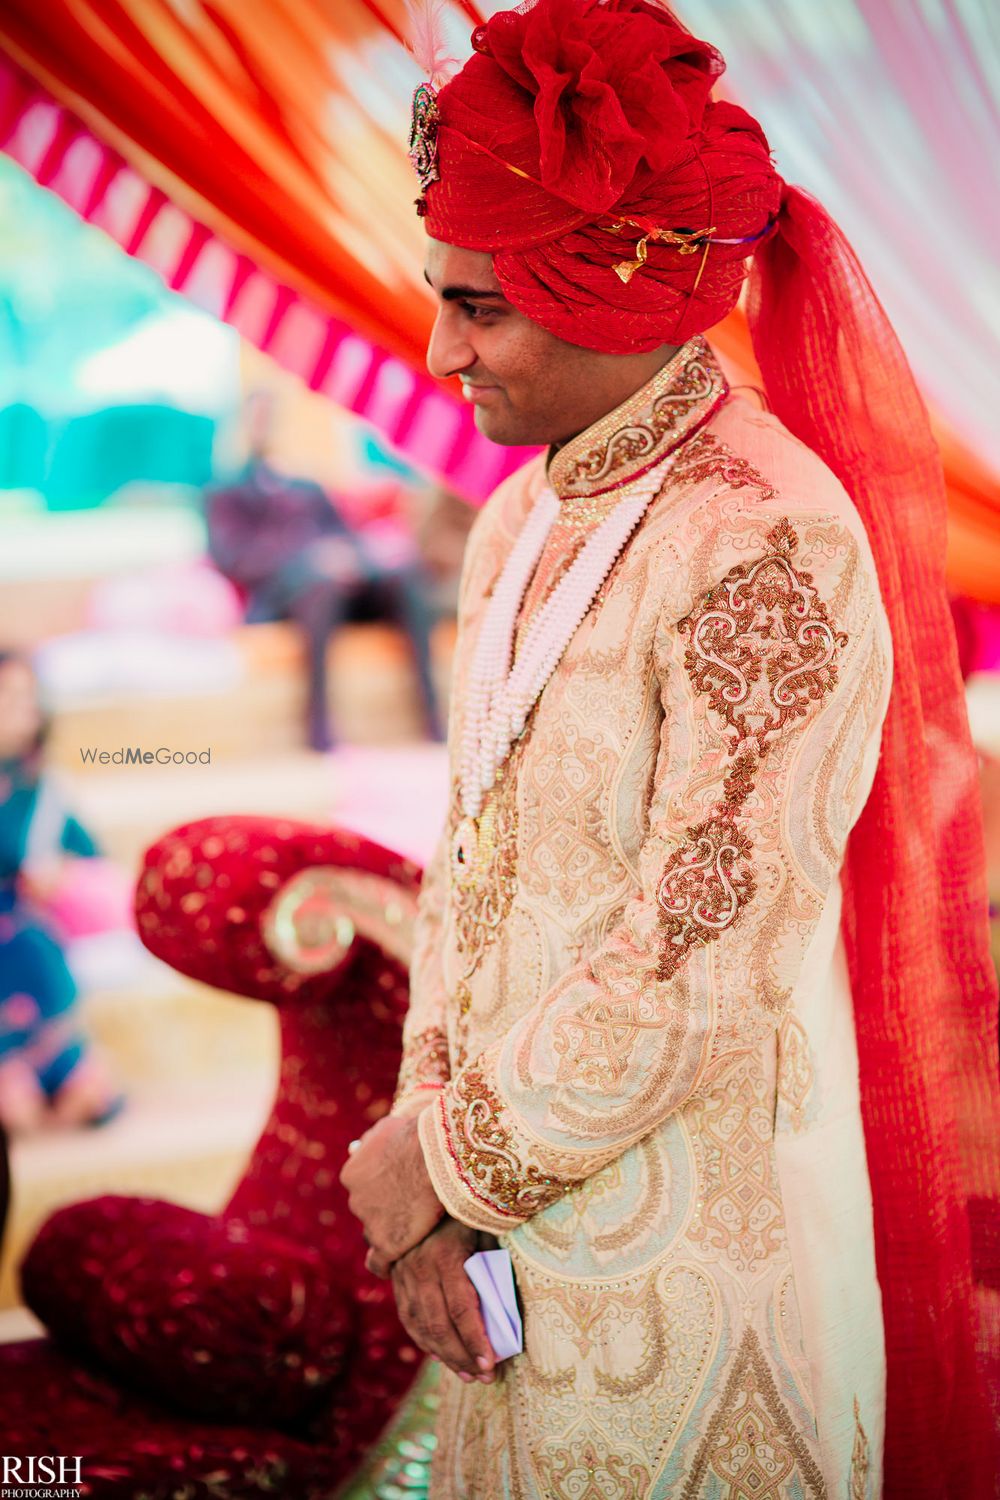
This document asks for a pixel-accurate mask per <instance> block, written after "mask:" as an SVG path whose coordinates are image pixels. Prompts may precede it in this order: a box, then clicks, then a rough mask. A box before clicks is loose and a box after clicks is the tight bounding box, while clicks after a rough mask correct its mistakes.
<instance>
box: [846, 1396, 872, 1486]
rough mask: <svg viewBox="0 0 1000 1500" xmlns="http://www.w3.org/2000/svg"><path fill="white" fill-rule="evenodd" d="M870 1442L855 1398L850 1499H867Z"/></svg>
mask: <svg viewBox="0 0 1000 1500" xmlns="http://www.w3.org/2000/svg"><path fill="white" fill-rule="evenodd" d="M869 1449H870V1444H869V1442H868V1437H867V1435H866V1433H865V1429H864V1428H863V1427H862V1425H861V1407H860V1406H859V1405H858V1398H857V1396H855V1398H854V1447H853V1448H852V1450H851V1488H850V1494H849V1497H848V1500H865V1497H866V1496H867V1494H868V1470H869V1469H870V1468H871V1457H870V1452H869Z"/></svg>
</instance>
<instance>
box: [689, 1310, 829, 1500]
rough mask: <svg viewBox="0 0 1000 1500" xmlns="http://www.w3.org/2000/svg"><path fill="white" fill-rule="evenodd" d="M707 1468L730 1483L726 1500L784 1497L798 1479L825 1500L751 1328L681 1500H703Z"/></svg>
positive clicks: (806, 1489) (809, 1492)
mask: <svg viewBox="0 0 1000 1500" xmlns="http://www.w3.org/2000/svg"><path fill="white" fill-rule="evenodd" d="M709 1472H711V1473H712V1474H714V1475H715V1476H716V1478H717V1479H718V1480H719V1481H720V1482H721V1483H722V1484H723V1485H725V1486H726V1489H725V1492H724V1493H725V1495H726V1497H727V1500H785V1497H786V1496H787V1494H788V1493H789V1489H790V1485H791V1483H792V1482H793V1481H795V1480H797V1481H798V1484H799V1487H800V1489H801V1491H802V1493H803V1495H804V1496H812V1497H813V1500H826V1493H827V1491H826V1485H825V1483H824V1481H823V1475H822V1474H821V1473H820V1470H819V1467H818V1466H817V1464H816V1461H815V1459H814V1458H813V1456H812V1454H811V1453H810V1451H809V1449H808V1447H807V1445H806V1444H805V1442H804V1441H803V1439H802V1437H801V1434H800V1433H799V1431H798V1428H797V1427H796V1425H795V1422H794V1421H793V1419H792V1416H791V1414H790V1412H789V1411H788V1408H787V1407H786V1406H785V1404H784V1402H783V1401H782V1400H781V1397H780V1396H779V1394H778V1388H777V1386H776V1385H775V1383H774V1376H773V1375H772V1373H771V1368H770V1366H769V1364H768V1362H767V1359H766V1358H765V1355H764V1351H763V1349H762V1348H761V1344H760V1339H759V1338H758V1337H757V1334H756V1333H755V1332H754V1330H753V1329H752V1328H748V1329H747V1330H746V1332H745V1333H744V1335H743V1340H742V1343H741V1345H740V1350H739V1353H738V1354H737V1356H736V1359H735V1362H734V1364H733V1367H732V1370H731V1372H730V1375H729V1379H728V1380H727V1382H726V1388H725V1390H724V1391H723V1393H722V1397H721V1399H720V1401H719V1405H718V1407H717V1409H716V1411H715V1414H714V1416H713V1417H712V1418H711V1420H710V1422H709V1424H708V1428H707V1430H706V1432H705V1436H704V1438H703V1440H702V1443H701V1447H700V1448H699V1450H698V1455H697V1457H696V1459H695V1461H694V1464H693V1466H692V1468H691V1473H690V1477H689V1478H688V1481H687V1483H686V1485H685V1486H684V1490H683V1492H682V1500H699V1497H700V1496H701V1495H702V1494H703V1489H702V1484H703V1481H704V1480H705V1478H706V1477H707V1475H708V1473H709Z"/></svg>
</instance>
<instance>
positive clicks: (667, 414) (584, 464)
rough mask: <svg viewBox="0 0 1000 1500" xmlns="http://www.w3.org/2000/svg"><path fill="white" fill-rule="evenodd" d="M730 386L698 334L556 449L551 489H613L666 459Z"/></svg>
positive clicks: (562, 492) (578, 492)
mask: <svg viewBox="0 0 1000 1500" xmlns="http://www.w3.org/2000/svg"><path fill="white" fill-rule="evenodd" d="M728 389H729V387H728V385H727V382H726V378H725V376H724V375H723V373H722V371H721V370H720V368H719V366H718V364H717V363H716V360H715V357H714V355H713V354H712V351H711V350H710V348H709V346H708V344H706V342H705V340H704V339H703V338H702V337H701V335H700V334H699V335H698V336H697V337H695V338H693V339H691V340H690V341H689V342H688V343H687V344H685V345H684V346H683V347H682V348H681V349H679V350H678V352H677V353H676V354H675V355H674V357H673V358H672V359H671V360H670V361H669V362H668V363H667V364H665V365H664V366H663V367H662V369H660V370H658V371H657V372H656V374H655V375H654V376H653V378H652V380H651V381H649V382H648V384H646V385H644V386H643V387H642V388H641V389H640V390H639V391H637V392H636V393H635V395H634V396H630V397H629V399H628V400H627V401H625V402H623V403H622V405H621V406H618V407H616V408H615V410H614V411H612V412H609V413H608V415H607V416H606V417H602V419H601V420H600V421H599V422H595V423H594V425H593V426H592V427H588V428H587V431H586V432H585V433H583V434H581V435H580V436H579V437H577V438H573V439H572V441H570V442H568V443H566V444H565V446H564V447H562V448H560V449H559V451H558V452H557V453H556V454H555V456H554V458H553V459H552V462H551V464H550V466H549V480H550V483H551V484H552V487H553V488H554V489H555V491H556V493H557V494H558V495H560V496H564V495H565V496H567V497H570V496H578V495H593V494H595V493H601V492H602V491H604V490H605V489H608V488H616V487H617V486H618V485H620V484H621V483H623V481H624V480H625V479H626V478H627V477H628V476H629V475H630V474H631V475H634V474H635V472H636V470H637V469H638V468H639V467H640V466H643V467H645V468H648V467H649V466H650V465H651V464H654V463H656V462H658V461H659V459H660V458H662V457H665V456H666V454H667V453H668V452H670V451H671V449H672V448H675V447H676V446H677V444H678V442H679V441H681V440H682V439H683V438H684V437H685V436H686V435H687V433H688V432H690V431H691V429H692V428H693V427H695V426H696V425H697V424H698V423H700V422H702V421H704V419H705V416H706V414H707V413H708V412H709V411H711V409H712V407H713V406H714V405H715V403H716V402H718V401H720V400H721V399H722V398H723V397H724V396H725V395H726V393H727V392H728Z"/></svg>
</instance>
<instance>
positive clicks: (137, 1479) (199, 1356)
mask: <svg viewBox="0 0 1000 1500" xmlns="http://www.w3.org/2000/svg"><path fill="white" fill-rule="evenodd" d="M420 874H421V872H420V870H419V868H418V866H416V865H415V864H413V863H412V861H410V860H407V859H404V858H402V857H400V856H399V855H396V854H393V853H391V852H390V851H389V850H387V849H384V848H382V847H381V846H379V845H377V844H374V843H372V842H370V841H369V840H367V839H365V838H362V837H360V836H358V835H356V834H353V833H349V832H346V831H344V830H338V829H334V830H332V831H331V830H330V829H329V828H321V827H314V826H310V825H306V824H302V823H294V822H290V821H284V822H281V821H279V822H275V821H273V820H265V819H260V818H254V817H227V818H209V819H204V820H201V821H198V822H193V823H188V824H185V825H184V826H182V827H180V828H177V829H174V830H173V831H171V832H170V833H168V834H166V835H165V836H164V837H162V838H161V839H160V840H159V841H158V842H157V843H156V844H154V845H153V846H152V847H151V848H150V849H149V850H148V851H147V853H146V856H145V860H144V865H143V870H142V873H141V876H140V879H139V882H138V886H137V891H136V914H137V919H138V925H139V932H140V934H141V936H142V939H143V942H144V943H145V944H146V946H147V947H148V948H149V949H150V950H151V951H152V952H153V953H155V954H156V955H157V956H158V957H160V958H162V959H164V960H165V961H166V962H167V963H169V964H171V965H173V967H174V968H176V969H179V970H180V971H182V972H183V973H185V974H188V975H191V976H193V977H194V978H196V979H199V980H202V981H204V982H205V983H207V984H210V985H214V986H217V987H219V988H222V989H226V990H231V991H233V992H235V993H236V994H239V995H246V996H250V997H252V998H254V999H257V1000H262V1001H266V1002H268V1003H270V1004H272V1005H274V1006H276V1007H277V1009H278V1013H279V1017H280V1028H281V1049H282V1058H281V1075H280V1084H279V1087H278V1091H277V1097H276V1099H275V1102H274V1107H273V1110H272V1112H271V1115H270V1118H269V1119H268V1122H267V1124H266V1126H265V1128H264V1131H263V1133H262V1135H261V1137H260V1140H259V1141H258V1143H257V1145H256V1148H255V1150H254V1152H253V1155H252V1158H251V1161H250V1163H249V1165H248V1167H247V1170H246V1173H245V1175H244V1177H243V1179H242V1181H241V1182H240V1184H239V1186H238V1187H237V1189H236V1192H235V1194H234V1195H233V1198H232V1200H231V1201H230V1202H229V1203H228V1204H227V1205H226V1207H225V1208H224V1209H223V1210H222V1212H221V1213H220V1214H219V1215H218V1216H217V1217H215V1218H212V1217H208V1216H206V1215H203V1214H199V1213H194V1212H192V1211H190V1210H188V1209H185V1208H181V1207H178V1206H177V1205H175V1204H171V1203H163V1202H158V1201H155V1200H152V1199H148V1198H127V1197H117V1196H116V1197H112V1196H107V1197H102V1198H98V1199H95V1200H93V1201H90V1202H83V1203H78V1204H74V1205H73V1206H71V1207H69V1208H66V1209H63V1210H62V1211H60V1212H58V1213H56V1214H54V1215H53V1216H52V1217H51V1218H50V1219H49V1220H48V1221H47V1222H46V1223H45V1224H44V1225H43V1227H42V1229H41V1231H40V1232H39V1234H38V1236H37V1237H36V1239H35V1241H34V1243H33V1244H32V1246H31V1248H30V1249H29V1251H28V1254H27V1256H26V1257H25V1259H24V1262H23V1264H22V1270H21V1275H22V1287H23V1292H24V1298H25V1301H26V1302H27V1304H28V1306H29V1307H30V1308H31V1309H32V1310H33V1311H34V1312H35V1314H36V1315H37V1316H38V1317H39V1318H40V1319H41V1320H42V1322H43V1323H44V1324H45V1326H46V1328H47V1329H48V1334H49V1336H48V1337H47V1338H44V1339H40V1340H35V1341H31V1342H24V1343H18V1344H8V1345H5V1346H2V1347H0V1392H2V1397H0V1452H2V1453H4V1454H8V1455H22V1456H28V1455H36V1456H38V1455H43V1454H44V1455H52V1454H60V1455H64V1456H67V1457H80V1458H81V1460H82V1474H83V1480H84V1484H83V1487H82V1488H81V1491H80V1492H81V1493H82V1494H87V1495H90V1496H94V1497H112V1496H113V1497H125V1496H127V1497H129V1500H203V1497H204V1500H208V1497H213V1500H243V1497H245V1496H260V1495H272V1496H275V1495H280V1496H282V1497H285V1500H320V1497H321V1496H322V1497H324V1500H325V1497H329V1496H330V1495H331V1494H333V1493H334V1492H335V1491H338V1490H339V1489H340V1487H341V1486H345V1485H348V1484H349V1481H350V1480H351V1478H352V1476H356V1475H357V1473H358V1471H359V1466H362V1465H363V1464H364V1462H365V1460H366V1455H368V1456H369V1462H370V1454H371V1452H372V1445H373V1444H374V1443H375V1442H376V1440H377V1439H378V1437H379V1434H380V1433H381V1432H382V1431H383V1429H384V1428H385V1427H386V1424H387V1422H389V1419H390V1418H391V1417H392V1416H393V1413H394V1412H395V1410H396V1408H397V1407H398V1406H399V1403H400V1401H401V1399H402V1397H403V1396H404V1395H405V1393H406V1392H407V1390H408V1388H409V1387H410V1386H411V1384H412V1382H413V1380H414V1377H415V1375H416V1374H417V1371H418V1369H419V1368H420V1364H421V1360H422V1356H421V1355H420V1353H419V1351H418V1350H417V1349H416V1348H415V1347H414V1346H413V1344H412V1343H411V1342H410V1340H409V1339H408V1338H407V1336H406V1334H405V1333H404V1332H403V1330H402V1328H401V1326H400V1324H399V1322H398V1320H397V1318H396V1313H395V1308H394V1304H393V1299H392V1292H391V1288H390V1286H389V1284H388V1283H387V1282H385V1281H380V1280H377V1279H376V1278H375V1277H373V1276H371V1275H370V1274H369V1273H368V1272H367V1271H366V1270H365V1269H364V1255H365V1245H364V1243H363V1241H362V1238H361V1234H360V1226H359V1225H358V1223H357V1221H356V1220H355V1219H354V1218H353V1217H352V1216H351V1214H350V1213H349V1212H348V1209H347V1205H346V1197H345V1194H344V1192H343V1190H342V1189H341V1187H340V1184H339V1181H338V1174H339V1170H340V1167H341V1164H342V1162H343V1161H344V1159H345V1157H346V1153H347V1144H348V1142H349V1141H350V1140H351V1139H352V1138H353V1137H355V1136H358V1135H359V1134H361V1133H362V1132H363V1131H364V1130H365V1129H366V1128H367V1127H368V1126H369V1125H370V1124H371V1123H372V1122H373V1121H374V1120H376V1119H378V1118H379V1117H380V1116H381V1115H383V1114H384V1113H385V1112H386V1111H387V1110H388V1108H389V1104H390V1100H391V1097H392V1092H393V1087H394V1083H395V1078H396V1071H397V1068H398V1064H399V1055H400V1030H401V1025H402V1020H403V1015H404V1013H405V1010H406V1005H407V985H408V958H409V945H410V934H411V929H412V922H413V915H414V907H415V901H416V895H417V891H418V889H419V883H420ZM0 1219H2V1210H0ZM424 1383H425V1384H426V1383H427V1382H426V1372H425V1377H424ZM432 1404H433V1397H432V1396H428V1397H427V1398H426V1400H425V1401H424V1408H423V1409H424V1411H425V1415H426V1409H429V1407H430V1406H432ZM418 1425H419V1424H418ZM429 1425H432V1424H428V1423H427V1422H425V1427H427V1429H428V1431H429ZM410 1436H411V1438H413V1439H415V1440H416V1442H417V1448H416V1449H414V1447H413V1442H412V1441H411V1442H410V1444H409V1448H410V1459H411V1467H410V1470H409V1472H410V1475H411V1477H412V1476H416V1479H419V1469H420V1463H419V1460H420V1457H421V1453H423V1454H424V1455H425V1456H427V1455H428V1452H429V1448H430V1447H431V1446H432V1442H433V1439H432V1438H431V1437H428V1435H427V1432H425V1433H424V1434H423V1435H421V1433H420V1432H412V1433H411V1434H410ZM421 1442H423V1444H424V1447H423V1448H421V1447H420V1443H421ZM404 1446H405V1445H404ZM414 1462H415V1463H416V1467H414V1466H413V1463H414ZM378 1488H380V1487H376V1488H375V1489H372V1490H368V1491H366V1493H376V1492H377V1489H378Z"/></svg>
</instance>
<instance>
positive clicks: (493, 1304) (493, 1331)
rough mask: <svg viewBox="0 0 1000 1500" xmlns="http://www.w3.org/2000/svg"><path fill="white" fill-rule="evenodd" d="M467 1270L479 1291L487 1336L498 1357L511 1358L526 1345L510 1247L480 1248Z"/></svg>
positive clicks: (468, 1264)
mask: <svg viewBox="0 0 1000 1500" xmlns="http://www.w3.org/2000/svg"><path fill="white" fill-rule="evenodd" d="M465 1271H466V1275H467V1276H468V1278H469V1280H470V1281H471V1282H472V1285H473V1286H474V1287H475V1289H476V1291H477V1292H478V1293H479V1306H480V1309H481V1311H482V1314H483V1323H484V1324H485V1325H486V1336H487V1338H488V1339H489V1341H490V1344H491V1345H492V1347H493V1353H494V1354H495V1355H496V1357H497V1359H509V1358H510V1356H511V1355H512V1354H520V1353H521V1350H522V1349H523V1348H524V1340H523V1333H522V1329H521V1313H520V1310H519V1309H518V1305H517V1292H516V1290H515V1288H514V1268H513V1266H512V1265H511V1263H510V1254H509V1252H508V1251H506V1250H478V1251H477V1252H476V1254H475V1255H470V1256H469V1258H468V1260H467V1261H466V1262H465Z"/></svg>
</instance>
